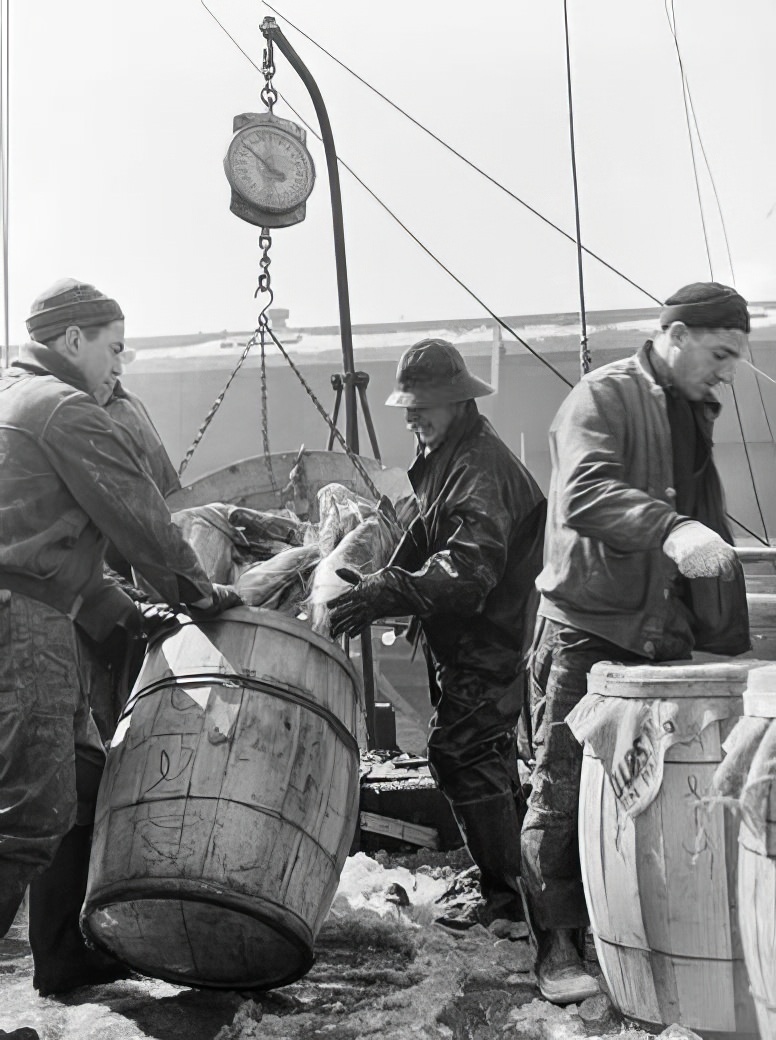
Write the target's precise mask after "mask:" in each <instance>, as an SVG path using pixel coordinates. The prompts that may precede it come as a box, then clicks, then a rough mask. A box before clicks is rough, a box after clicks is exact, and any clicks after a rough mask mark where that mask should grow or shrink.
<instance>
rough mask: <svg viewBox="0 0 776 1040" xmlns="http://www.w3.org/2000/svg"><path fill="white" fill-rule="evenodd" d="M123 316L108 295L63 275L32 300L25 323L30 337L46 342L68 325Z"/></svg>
mask: <svg viewBox="0 0 776 1040" xmlns="http://www.w3.org/2000/svg"><path fill="white" fill-rule="evenodd" d="M123 317H124V314H123V313H122V310H121V307H119V305H118V303H116V301H115V300H113V299H111V297H110V296H106V295H105V294H104V293H101V292H100V290H99V289H95V287H94V286H93V285H87V284H86V282H79V281H78V280H77V279H75V278H63V279H62V280H61V281H59V282H55V284H54V285H52V286H51V287H50V288H48V289H46V291H45V292H42V293H41V294H40V296H39V297H38V298H37V299H36V300H35V301H34V302H33V304H32V307H31V308H30V316H29V318H28V319H27V321H26V323H25V324H26V325H27V331H28V332H29V334H30V336H31V337H32V338H33V339H34V340H36V341H37V342H38V343H50V342H51V341H52V340H55V339H56V338H57V337H58V336H61V335H62V333H63V332H64V331H65V330H66V329H67V328H69V327H70V326H71V325H77V326H78V327H79V328H89V327H90V326H92V327H93V326H96V325H109V324H110V323H111V322H112V321H118V320H119V319H121V318H123Z"/></svg>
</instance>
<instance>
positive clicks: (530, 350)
mask: <svg viewBox="0 0 776 1040" xmlns="http://www.w3.org/2000/svg"><path fill="white" fill-rule="evenodd" d="M200 3H201V4H202V6H203V7H204V8H205V10H206V11H207V12H208V14H209V15H210V16H211V17H212V18H213V19H214V21H215V22H217V23H218V25H219V26H220V27H221V28H222V29H223V31H224V32H225V33H226V35H227V36H228V37H229V39H230V40H231V41H232V43H234V45H235V46H236V47H237V49H238V50H239V51H240V53H241V54H244V55H245V57H246V58H247V59H248V61H249V62H250V63H251V65H253V67H254V68H255V69H256V70H257V71H258V72H261V69H260V68H259V66H258V65H257V64H256V62H255V61H254V60H253V58H251V56H250V55H249V54H248V53H247V52H246V51H244V50H243V48H242V47H241V46H240V44H239V43H238V42H237V40H235V38H234V37H233V36H232V34H231V33H230V32H229V30H228V29H227V28H226V27H225V26H224V25H223V24H222V23H221V22H220V21H219V20H218V18H216V16H215V15H214V14H213V12H212V11H211V10H210V8H209V7H208V6H207V4H206V3H205V0H200ZM267 6H269V5H267ZM278 97H279V98H280V99H281V100H282V101H283V102H284V104H285V105H287V107H288V108H289V109H290V110H291V111H292V112H293V113H294V115H295V116H296V118H297V119H298V120H299V121H300V123H302V124H303V125H304V126H305V127H306V128H307V130H308V131H309V132H310V133H311V134H312V135H313V137H315V138H317V139H318V140H319V141H320V140H321V137H320V134H319V133H318V132H317V131H316V130H315V129H314V128H313V127H312V126H310V124H309V123H308V122H307V120H306V119H305V118H304V117H303V116H302V115H301V114H300V113H299V112H298V111H297V110H296V109H295V108H294V106H293V105H292V104H291V102H290V101H289V100H288V98H287V97H285V96H284V95H283V94H282V93H281V92H280V91H278ZM337 162H338V163H339V164H340V166H342V167H343V168H344V169H346V170H347V171H348V173H349V174H350V175H351V177H353V179H354V180H356V181H358V183H359V184H360V185H361V187H362V188H363V189H364V190H365V191H366V192H368V193H369V195H371V196H372V198H373V199H374V200H375V202H377V203H378V204H379V205H380V206H382V208H383V209H384V210H385V212H386V213H387V214H388V215H389V216H390V217H391V218H392V219H393V220H395V221H396V223H397V224H398V225H399V227H400V228H401V229H402V230H403V231H404V232H406V234H408V235H409V236H410V238H411V239H412V240H413V242H416V243H417V245H419V246H420V248H421V249H422V250H423V252H424V253H426V254H427V255H428V256H429V257H430V258H431V259H432V260H433V261H434V263H436V264H438V265H439V267H441V268H442V270H443V271H444V272H445V273H446V274H447V275H449V276H450V278H452V279H453V281H454V282H456V283H457V284H458V285H460V287H461V288H462V289H463V290H464V291H465V292H467V293H468V294H469V296H471V298H472V299H473V300H475V301H476V302H477V303H478V304H479V305H480V307H482V309H483V310H484V311H485V312H486V313H487V314H489V315H490V317H491V318H493V320H494V321H496V322H498V324H499V325H500V326H501V327H502V328H503V329H504V330H505V332H508V333H509V334H510V336H513V337H514V339H516V340H517V342H518V343H519V344H520V345H521V346H523V347H525V349H526V350H527V351H528V353H529V354H532V355H533V356H534V357H535V358H536V359H537V361H540V362H541V363H542V364H543V365H544V366H545V367H546V368H548V369H549V370H550V371H551V372H553V373H554V374H555V375H556V376H557V377H558V379H560V380H562V381H563V382H564V383H565V384H566V386H573V385H574V384H573V383H572V382H571V380H569V379H567V378H566V376H564V375H563V373H562V372H560V371H559V370H558V369H557V368H556V367H555V366H554V365H553V364H551V363H550V362H549V361H548V360H547V359H546V358H545V357H542V355H541V354H540V353H539V352H538V351H537V350H534V348H533V347H532V346H531V345H530V343H526V341H525V340H524V339H523V338H522V336H519V335H518V333H517V332H515V330H514V329H513V328H512V327H511V325H509V324H508V323H507V322H506V321H504V319H503V318H500V317H499V316H498V314H496V312H495V311H493V310H491V308H490V307H488V305H487V304H486V303H485V301H484V300H482V299H480V297H479V296H477V294H476V293H475V292H474V290H473V289H470V288H469V286H468V285H466V283H465V282H463V281H462V280H461V279H460V278H459V277H458V276H457V275H456V274H453V272H452V271H451V270H450V268H449V267H447V266H446V265H445V264H444V263H443V262H442V261H441V260H440V259H439V258H438V257H437V256H436V255H435V254H434V253H432V251H431V250H430V249H429V248H428V246H427V245H425V243H423V242H422V241H421V240H420V239H419V238H418V236H417V235H415V234H414V233H413V232H412V231H411V230H410V229H409V228H408V227H407V225H406V224H405V223H404V222H403V221H402V220H401V219H400V218H399V217H398V216H397V215H396V214H395V213H394V212H393V210H392V209H391V208H390V207H389V206H388V205H387V204H386V203H385V202H383V200H382V199H381V198H380V196H379V195H377V194H376V192H374V191H373V190H372V189H371V188H370V187H369V185H368V184H367V183H366V182H365V181H363V180H362V179H361V177H359V175H358V174H357V173H356V171H355V170H354V169H353V168H352V167H351V166H349V165H348V164H347V163H346V162H345V160H344V159H343V158H342V156H341V155H338V156H337Z"/></svg>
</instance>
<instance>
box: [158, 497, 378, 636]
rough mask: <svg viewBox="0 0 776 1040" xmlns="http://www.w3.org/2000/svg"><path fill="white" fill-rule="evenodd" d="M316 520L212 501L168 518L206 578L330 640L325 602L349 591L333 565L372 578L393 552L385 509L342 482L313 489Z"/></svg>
mask: <svg viewBox="0 0 776 1040" xmlns="http://www.w3.org/2000/svg"><path fill="white" fill-rule="evenodd" d="M318 516H319V517H320V520H319V522H318V523H311V522H309V521H304V520H300V519H299V517H297V516H296V515H295V514H294V513H292V512H291V511H290V510H279V511H274V512H260V511H258V510H256V509H248V508H246V507H244V506H233V505H227V504H224V503H223V502H212V503H210V504H209V505H205V506H193V507H191V508H189V509H182V510H179V511H178V512H176V513H173V515H172V519H173V522H174V523H175V524H176V525H177V526H178V527H179V528H180V529H181V531H182V533H183V535H184V537H185V538H186V540H187V541H188V542H189V543H190V544H191V546H192V547H193V549H194V551H195V552H196V554H197V556H198V558H199V561H200V563H201V564H202V566H203V568H204V569H205V571H206V572H207V575H208V577H209V578H210V580H211V581H217V582H222V583H228V584H233V585H234V586H235V587H236V588H237V590H238V592H239V593H240V595H241V596H242V598H243V600H244V601H245V603H246V604H247V605H248V606H252V607H264V608H267V609H270V610H277V611H280V612H281V613H283V614H287V615H290V616H292V617H303V618H305V619H306V620H308V621H309V622H310V624H311V626H312V629H313V631H314V632H318V633H320V634H322V635H327V636H328V635H329V634H330V628H329V611H328V608H327V607H326V604H327V602H328V601H329V600H331V599H333V598H334V597H335V596H338V595H339V594H340V593H341V592H344V591H345V590H346V589H348V588H349V587H350V586H349V584H348V582H346V581H345V580H344V579H342V578H340V577H339V575H338V574H337V571H338V570H339V569H340V568H347V569H348V570H355V571H358V572H359V573H362V574H373V573H374V572H375V571H377V570H379V569H380V568H381V567H383V566H385V564H386V563H387V562H388V560H389V559H390V557H391V554H392V553H393V550H394V549H395V548H396V545H397V543H398V539H399V529H398V526H397V524H396V522H395V519H394V518H392V516H391V513H390V509H388V510H385V509H384V508H381V506H380V504H378V503H374V504H373V503H371V502H368V501H367V500H366V499H364V498H361V497H359V496H358V495H356V494H354V493H353V492H352V491H349V490H348V489H347V488H345V487H343V486H342V485H341V484H327V485H326V486H325V487H323V488H321V490H320V491H319V492H318Z"/></svg>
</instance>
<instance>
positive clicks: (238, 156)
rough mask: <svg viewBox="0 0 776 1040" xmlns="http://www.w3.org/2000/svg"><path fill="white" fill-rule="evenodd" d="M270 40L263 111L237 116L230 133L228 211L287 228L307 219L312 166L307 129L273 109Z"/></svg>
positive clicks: (226, 163)
mask: <svg viewBox="0 0 776 1040" xmlns="http://www.w3.org/2000/svg"><path fill="white" fill-rule="evenodd" d="M274 72H275V62H274V57H273V48H272V40H271V39H268V40H267V44H266V47H265V49H264V61H263V64H262V73H263V75H264V87H263V88H262V91H261V99H262V101H263V102H264V104H265V105H266V106H267V111H266V112H244V113H243V114H242V115H239V116H235V117H234V121H233V126H232V130H233V133H234V137H233V138H232V141H231V143H230V145H229V148H228V150H227V153H226V157H225V159H224V170H225V171H226V176H227V180H228V181H229V184H230V185H231V188H232V201H231V205H230V209H231V211H232V213H234V214H235V215H236V216H238V217H240V218H241V219H242V220H245V221H247V222H248V223H249V224H255V225H256V226H257V227H261V228H271V227H290V226H291V225H292V224H298V223H299V222H300V221H302V220H304V218H305V203H306V201H307V199H308V197H309V195H310V192H311V191H312V190H313V185H314V184H315V166H314V165H313V159H312V156H311V155H310V152H309V151H308V149H307V145H306V139H307V133H306V131H305V130H304V129H303V128H302V127H301V126H297V125H296V123H293V122H291V120H290V119H281V118H280V117H279V116H276V115H275V113H274V111H273V109H274V105H275V102H276V101H277V97H278V95H277V91H276V90H275V87H274V86H273V84H272V76H273V75H274Z"/></svg>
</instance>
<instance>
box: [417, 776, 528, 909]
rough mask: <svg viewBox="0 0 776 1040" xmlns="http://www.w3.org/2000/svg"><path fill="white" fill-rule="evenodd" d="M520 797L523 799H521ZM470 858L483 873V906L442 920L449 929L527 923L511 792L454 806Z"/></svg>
mask: <svg viewBox="0 0 776 1040" xmlns="http://www.w3.org/2000/svg"><path fill="white" fill-rule="evenodd" d="M518 797H519V796H518ZM452 808H453V813H454V814H455V818H456V820H457V822H458V827H459V829H460V831H461V835H462V836H463V839H464V841H465V842H466V847H467V849H468V850H469V855H470V856H471V858H472V859H473V860H474V862H475V863H476V864H477V866H478V867H479V870H480V892H481V893H482V902H481V903H480V904H478V905H477V906H475V907H473V908H469V909H467V910H466V911H464V912H463V913H461V914H457V915H456V914H454V913H450V914H447V915H445V916H444V917H443V918H439V919H438V923H439V924H443V925H445V926H446V927H448V928H453V929H456V930H463V929H465V928H471V927H472V926H473V925H475V924H483V925H485V926H486V927H488V926H490V925H491V924H492V923H493V922H494V921H497V920H506V921H523V920H524V916H525V915H524V912H523V901H522V898H521V895H520V888H519V884H518V878H519V876H520V815H519V803H518V802H517V801H516V798H515V796H514V795H512V794H511V793H510V792H507V793H505V794H502V795H496V796H495V797H492V798H484V799H482V800H480V801H477V802H457V803H453V805H452Z"/></svg>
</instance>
